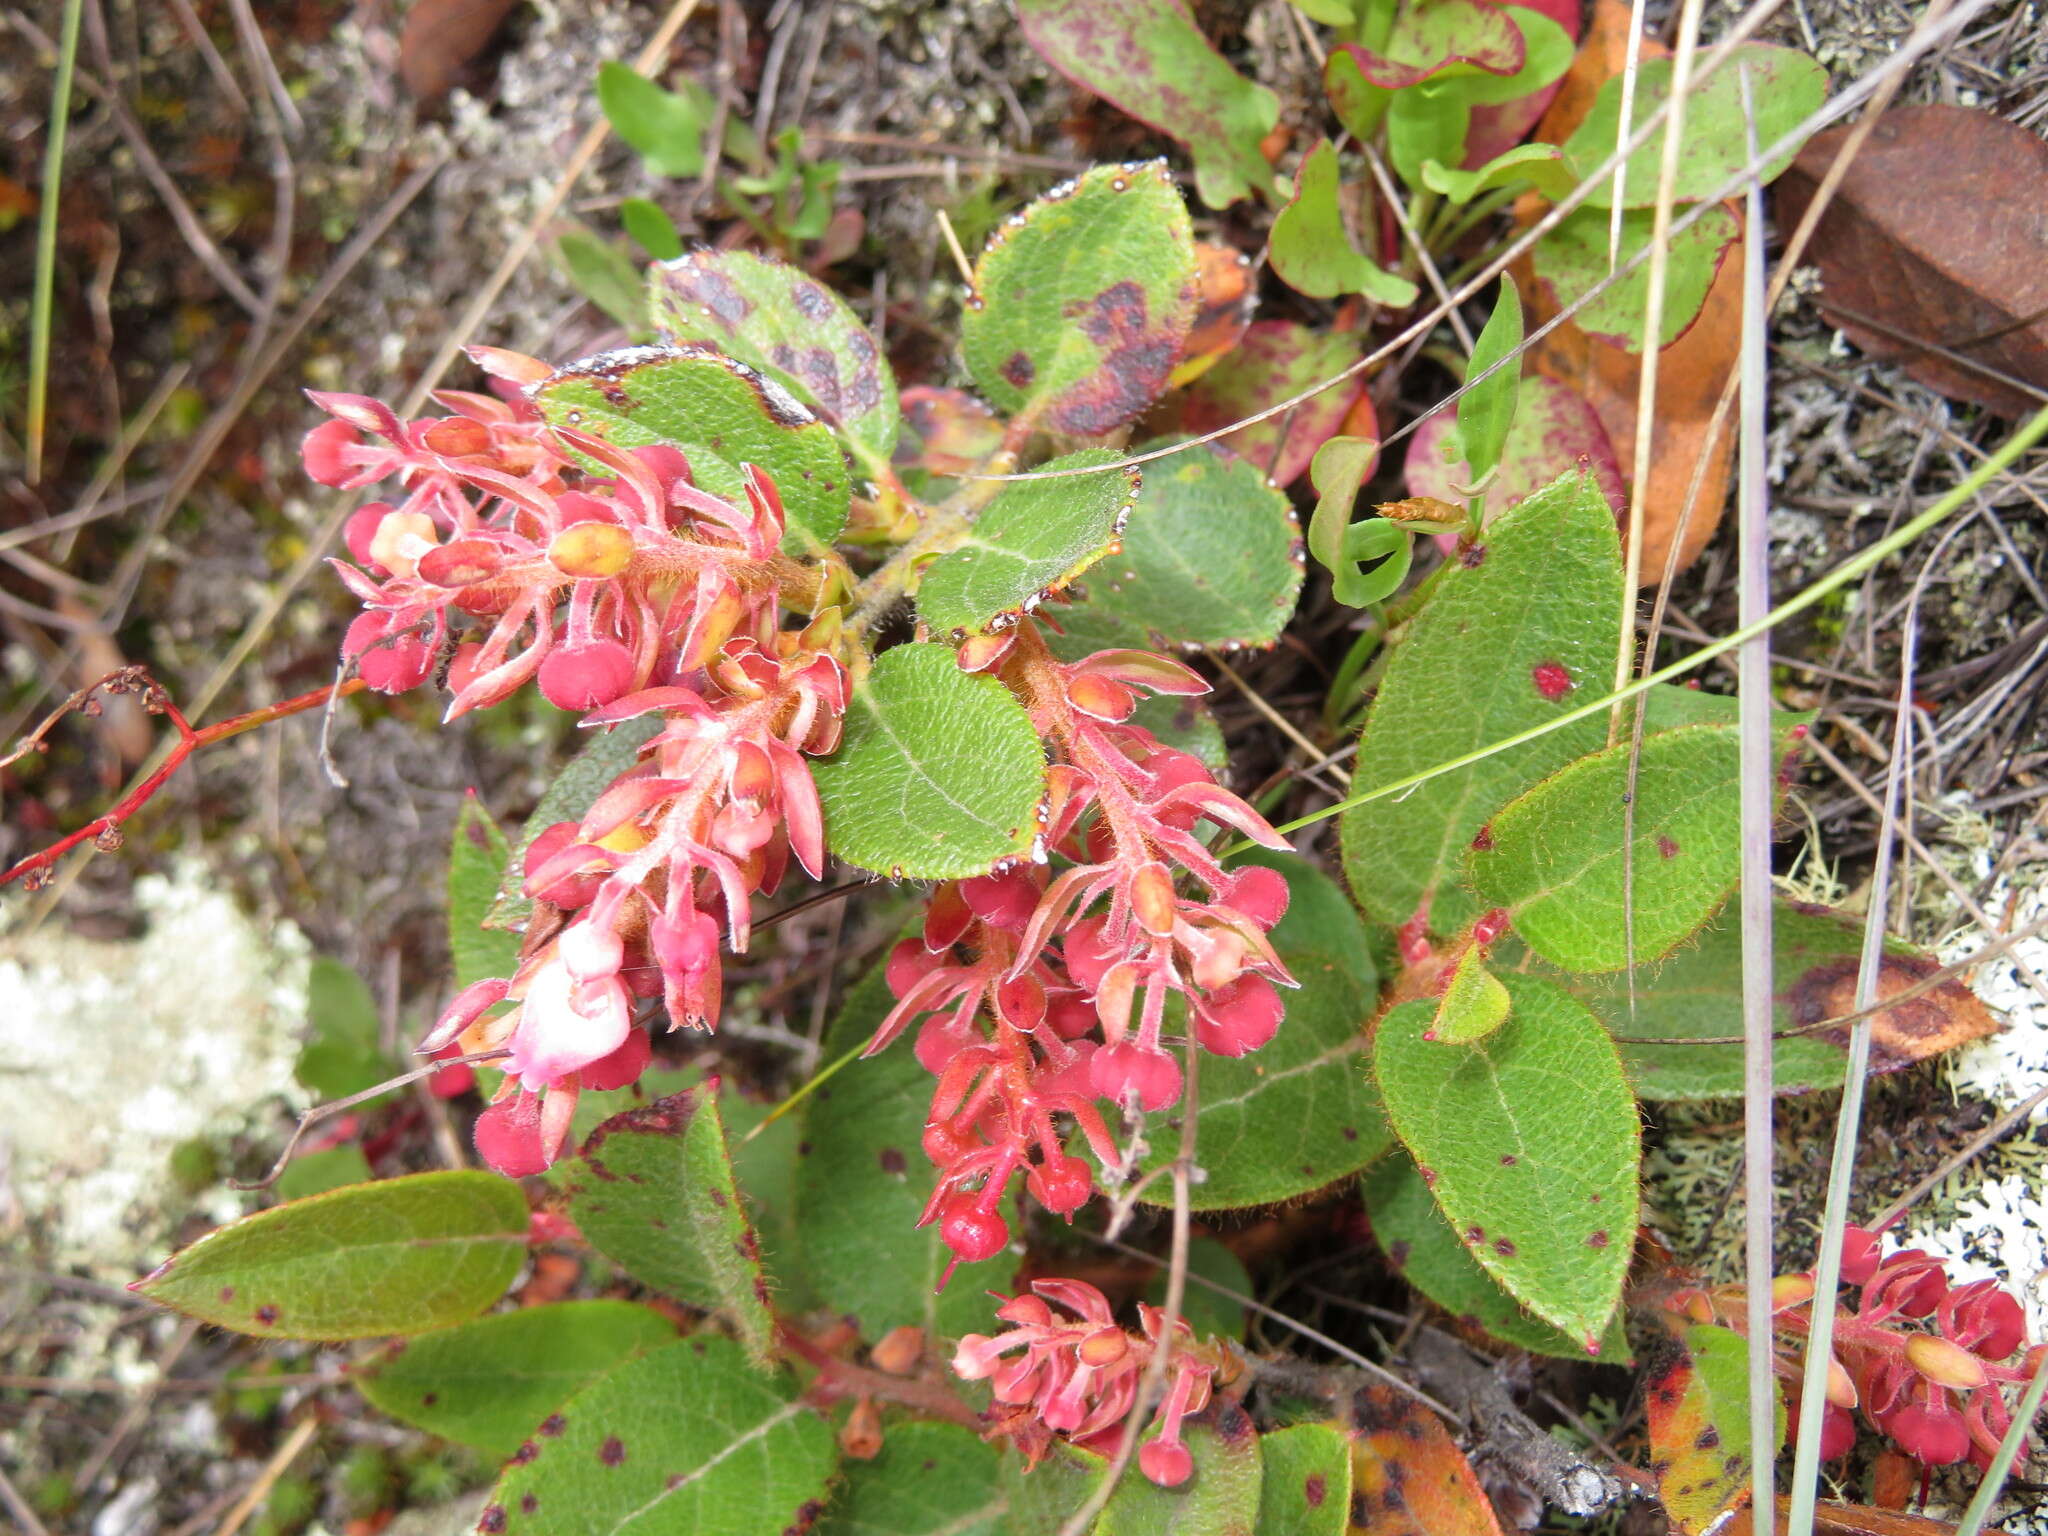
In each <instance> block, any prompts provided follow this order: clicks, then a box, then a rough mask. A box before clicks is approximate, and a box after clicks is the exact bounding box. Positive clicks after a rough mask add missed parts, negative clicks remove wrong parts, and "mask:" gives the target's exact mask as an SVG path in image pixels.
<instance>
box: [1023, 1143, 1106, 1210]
mask: <svg viewBox="0 0 2048 1536" xmlns="http://www.w3.org/2000/svg"><path fill="white" fill-rule="evenodd" d="M1024 1184H1025V1187H1026V1188H1027V1189H1029V1190H1030V1191H1031V1196H1032V1198H1033V1199H1035V1200H1036V1201H1037V1202H1038V1203H1039V1204H1040V1205H1042V1206H1044V1207H1045V1208H1046V1209H1047V1210H1048V1211H1051V1212H1052V1213H1053V1215H1055V1216H1071V1215H1073V1213H1074V1212H1076V1211H1078V1210H1079V1209H1080V1208H1081V1207H1082V1206H1084V1205H1086V1204H1087V1203H1088V1197H1089V1196H1090V1195H1092V1194H1094V1193H1095V1179H1094V1176H1093V1175H1091V1174H1090V1173H1089V1171H1088V1165H1087V1164H1086V1163H1084V1162H1082V1161H1081V1159H1080V1158H1078V1157H1053V1158H1049V1159H1047V1160H1046V1161H1045V1162H1044V1163H1042V1164H1040V1165H1039V1166H1038V1167H1036V1168H1033V1169H1032V1170H1031V1172H1030V1173H1029V1174H1028V1175H1026V1176H1025V1180H1024Z"/></svg>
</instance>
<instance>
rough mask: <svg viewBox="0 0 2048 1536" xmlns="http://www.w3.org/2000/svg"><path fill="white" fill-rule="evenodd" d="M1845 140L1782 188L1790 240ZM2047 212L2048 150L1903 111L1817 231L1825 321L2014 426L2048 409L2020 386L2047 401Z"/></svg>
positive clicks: (1813, 149) (1980, 116)
mask: <svg viewBox="0 0 2048 1536" xmlns="http://www.w3.org/2000/svg"><path fill="white" fill-rule="evenodd" d="M1848 134H1849V130H1848V129H1847V128H1831V129H1829V130H1828V131H1827V132H1826V133H1823V134H1819V135H1817V136H1816V137H1815V138H1814V140H1813V141H1812V142H1811V143H1810V144H1808V145H1807V146H1806V148H1805V149H1804V150H1803V151H1801V152H1800V155H1799V158H1798V159H1797V160H1796V161H1795V162H1793V165H1792V168H1791V169H1790V170H1788V171H1787V172H1786V173H1785V176H1784V178H1783V180H1781V181H1780V182H1779V183H1778V188H1777V199H1778V221H1779V223H1780V224H1781V225H1783V226H1784V227H1785V228H1787V229H1790V228H1792V227H1793V226H1794V225H1795V224H1796V223H1797V222H1798V221H1799V218H1800V216H1801V215H1802V214H1803V213H1805V211H1806V207H1807V204H1808V203H1810V202H1811V201H1812V200H1813V194H1814V190H1815V188H1817V187H1818V186H1819V184H1820V180H1821V178H1822V177H1823V176H1825V175H1826V174H1827V169H1828V166H1829V165H1830V164H1832V163H1833V161H1834V158H1835V154H1836V152H1837V151H1838V150H1839V149H1840V148H1841V146H1842V141H1843V140H1844V139H1845V138H1847V137H1848ZM2044 205H2048V143H2044V142H2043V141H2042V140H2040V139H2038V138H2036V137H2035V136H2034V135H2033V134H2031V133H2029V132H2028V131H2027V130H2026V129H2024V128H2022V127H2020V126H2019V125H2018V124H2016V123H2009V122H2007V121H2006V120H2005V119H2003V118H2001V117H1996V116H1994V115H1993V114H1991V113H1989V112H1982V111H1978V110H1976V109H1974V108H1971V107H1952V106H1947V105H1942V104H1935V105H1928V106H1915V107H1898V108H1895V109H1893V110H1892V111H1890V112H1887V113H1885V115H1884V116H1883V117H1882V118H1880V119H1879V120H1878V124H1877V127H1876V128H1875V129H1874V130H1873V131H1872V133H1871V135H1870V138H1869V140H1868V142H1866V143H1865V144H1864V146H1863V149H1862V151H1861V152H1860V153H1859V154H1858V155H1857V157H1856V159H1855V160H1854V162H1852V163H1851V165H1850V166H1849V170H1848V174H1847V175H1846V176H1844V177H1843V179H1842V185H1841V188H1840V190H1839V191H1837V192H1836V194H1835V197H1834V201H1833V202H1831V203H1830V204H1829V205H1828V208H1827V211H1826V212H1825V213H1823V214H1822V215H1821V219H1820V223H1819V225H1818V226H1817V227H1816V228H1815V230H1814V233H1813V244H1812V246H1811V247H1810V249H1809V258H1810V259H1811V260H1812V261H1813V262H1814V263H1815V264H1816V265H1817V266H1818V267H1819V268H1820V272H1821V280H1822V284H1823V286H1822V290H1821V293H1820V295H1819V298H1818V302H1819V304H1820V308H1821V312H1822V313H1823V314H1824V315H1826V316H1827V318H1828V319H1829V320H1830V321H1831V322H1833V323H1835V324H1837V325H1839V326H1841V328H1842V330H1843V332H1844V333H1845V334H1846V335H1847V336H1848V338H1849V339H1850V340H1851V341H1853V342H1854V343H1855V344H1856V345H1857V346H1858V347H1860V348H1861V349H1862V350H1863V351H1865V352H1867V353H1869V354H1870V355H1871V356H1872V357H1877V358H1887V359H1897V360H1898V361H1899V363H1900V365H1901V366H1902V367H1904V368H1905V370H1906V372H1907V373H1909V374H1911V375H1912V376H1913V377H1914V378H1916V379H1918V380H1919V381H1920V382H1921V383H1923V384H1925V385H1927V386H1928V387H1929V388H1930V389H1937V390H1940V391H1941V393H1943V394H1944V395H1949V396H1952V397H1953V398H1955V399H1958V400H1969V401H1974V402H1975V403H1976V404H1978V405H1982V406H1985V407H1987V408H1988V409H1990V410H1993V411H1997V412H1998V413H1999V414H2001V415H2005V416H2019V415H2024V414H2026V413H2028V412H2030V411H2034V410H2037V409H2038V408H2039V407H2040V405H2041V403H2042V400H2043V399H2044V398H2048V396H2042V395H2037V394H2029V393H2028V391H2027V389H2025V388H2022V387H2019V386H2020V385H2031V386H2032V387H2033V388H2034V389H2036V390H2048V222H2044V221H2043V219H2042V217H2041V209H2042V208H2043V206H2044ZM1857 316H1867V317H1869V319H1870V320H1871V321H1875V322H1878V323H1877V324H1875V325H1872V324H1858V323H1857V320H1856V317H1857ZM2022 322H2031V323H2022ZM1915 341H1920V342H1931V343H1933V344H1935V345H1936V346H1940V347H1945V348H1947V349H1948V350H1950V351H1952V352H1956V353H1959V354H1961V356H1963V357H1965V358H1968V359H1971V360H1974V361H1976V362H1978V363H1982V364H1983V365H1985V366H1986V367H1988V368H1992V369H1995V370H1997V371H1998V372H1999V373H2003V374H2005V375H2007V376H2008V377H2009V378H2011V379H2013V380H2016V381H2018V383H2017V384H2015V383H2007V382H2004V381H2001V380H1999V379H1997V378H1993V377H1991V376H1989V375H1987V374H1985V373H1982V372H1979V371H1977V370H1976V369H1973V368H1970V367H1968V366H1967V365H1966V364H1964V363H1962V362H1958V361H1953V360H1951V359H1949V358H1945V357H1941V356H1939V355H1937V354H1934V353H1930V352H1927V351H1923V350H1921V349H1919V348H1917V347H1915V346H1914V345H1913V343H1914V342H1915Z"/></svg>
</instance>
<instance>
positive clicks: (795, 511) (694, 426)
mask: <svg viewBox="0 0 2048 1536" xmlns="http://www.w3.org/2000/svg"><path fill="white" fill-rule="evenodd" d="M533 399H534V403H535V404H537V405H538V406H539V407H540V408H541V412H542V414H543V415H545V416H546V417H547V419H548V420H549V421H551V422H553V423H554V424H555V425H556V426H561V427H574V428H575V429H576V430H577V431H579V432H585V433H588V434H589V435H591V436H592V437H601V438H604V439H605V440H606V441H608V442H610V443H612V444H614V445H615V446H617V447H620V448H637V447H640V446H642V445H643V444H647V443H668V444H672V445H674V446H675V447H678V448H681V449H682V450H683V452H684V454H685V455H687V456H688V457H689V459H690V461H691V466H692V468H693V469H695V468H697V461H698V459H699V458H700V457H710V458H715V459H719V460H722V461H723V462H724V463H726V464H728V465H740V464H752V465H755V466H756V467H757V468H759V469H760V470H761V471H762V473H763V474H765V475H767V476H768V478H769V479H771V480H773V481H774V482H775V489H776V492H777V493H778V494H779V495H780V496H781V498H782V506H783V510H784V512H785V513H787V514H788V519H789V522H788V528H787V531H786V532H785V533H784V535H783V540H782V547H783V548H784V549H785V550H786V551H788V552H790V553H792V554H807V553H811V552H814V551H816V550H821V549H826V548H829V547H830V546H831V543H832V541H833V540H834V539H836V538H837V537H838V536H839V530H840V529H841V528H843V527H844V526H845V525H846V510H847V507H848V505H849V503H850V501H851V498H852V491H851V489H850V487H849V483H848V482H849V473H848V470H847V467H846V460H845V458H844V457H843V456H842V455H841V454H840V451H839V444H838V442H837V441H836V440H835V439H834V437H833V435H832V429H831V428H830V427H828V426H826V425H825V423H824V422H822V421H820V420H819V419H818V418H817V417H816V416H814V415H812V414H811V411H810V409H809V407H807V406H805V405H804V404H803V402H802V401H800V400H798V399H797V398H796V397H795V396H794V395H792V394H790V392H789V391H788V390H786V389H784V388H783V387H782V386H781V385H780V384H778V383H776V382H775V381H774V380H773V379H771V378H769V377H767V376H766V375H765V374H763V373H761V372H760V371H759V370H758V369H755V368H753V367H752V366H750V365H749V364H747V363H745V362H742V361H741V360H740V359H738V358H734V357H727V356H726V355H725V354H724V353H722V352H720V351H718V350H717V349H716V348H714V347H707V346H702V345H691V346H685V347H624V348H621V349H620V350H618V351H616V352H602V353H599V354H598V355H597V356H596V357H586V358H584V359H583V360H582V361H581V362H578V363H572V364H570V365H569V366H568V367H566V368H561V369H558V370H556V372H555V374H554V375H553V376H552V377H551V378H548V379H545V380H543V381H542V382H541V383H540V384H538V385H536V386H535V387H534V390H533ZM698 478H699V482H700V484H701V483H702V480H703V477H702V475H701V473H700V474H699V476H698Z"/></svg>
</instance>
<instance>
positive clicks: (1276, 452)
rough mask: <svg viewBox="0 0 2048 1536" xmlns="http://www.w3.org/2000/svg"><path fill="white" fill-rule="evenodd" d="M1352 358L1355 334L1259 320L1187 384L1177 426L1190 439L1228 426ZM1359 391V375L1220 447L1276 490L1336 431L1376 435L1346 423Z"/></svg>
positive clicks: (1294, 476)
mask: <svg viewBox="0 0 2048 1536" xmlns="http://www.w3.org/2000/svg"><path fill="white" fill-rule="evenodd" d="M1358 357H1359V342H1358V338H1357V337H1356V336H1350V335H1345V334H1343V333H1341V332H1337V331H1331V330H1324V329H1321V328H1317V327H1311V326H1306V325H1299V324H1297V323H1295V322H1294V321H1292V320H1261V321H1259V322H1258V323H1257V324H1256V325H1253V326H1252V327H1251V328H1250V329H1248V330H1247V331H1246V332H1245V333H1244V340H1243V341H1242V342H1240V343H1239V344H1238V348H1237V350H1236V351H1235V352H1232V353H1231V354H1230V355H1229V356H1228V357H1226V358H1224V359H1223V361H1222V362H1220V363H1218V364H1217V365H1216V366H1215V367H1214V368H1211V369H1210V370H1209V371H1208V372H1207V373H1205V374H1203V375H1202V377H1201V378H1199V379H1197V380H1196V381H1195V382H1194V383H1193V384H1192V385H1190V386H1189V388H1188V389H1187V391H1186V392H1185V393H1184V394H1183V396H1182V397H1181V400H1180V406H1179V411H1178V416H1179V427H1180V429H1181V430H1182V431H1184V432H1189V433H1195V434H1206V433H1210V432H1214V431H1217V430H1218V429H1220V428H1223V427H1228V426H1229V425H1231V423H1233V422H1236V421H1242V420H1243V419H1244V418H1246V417H1248V416H1252V415H1256V414H1257V413H1258V412H1260V411H1263V410H1265V409H1266V408H1267V407H1268V406H1272V405H1277V404H1279V403H1280V402H1281V401H1282V400H1287V399H1291V398H1292V397H1293V396H1295V395H1298V394H1300V393H1301V392H1302V391H1303V390H1305V389H1309V388H1311V387H1313V386H1315V385H1317V384H1321V383H1323V382H1325V381H1326V380H1329V379H1331V378H1334V377H1336V375H1338V374H1340V373H1342V372H1343V371H1344V370H1345V369H1346V368H1348V367H1350V366H1351V365H1352V364H1353V363H1355V362H1357V361H1358ZM1364 390H1365V380H1364V379H1363V378H1356V377H1354V378H1349V379H1345V380H1343V381H1341V382H1340V383H1338V384H1336V385H1334V386H1333V387H1331V388H1329V389H1326V390H1323V391H1322V392H1321V393H1320V394H1317V395H1314V396H1312V397H1310V398H1309V399H1307V400H1304V401H1303V402H1302V403H1301V404H1300V405H1299V406H1297V407H1295V408H1294V409H1293V410H1292V411H1282V412H1281V413H1280V414H1279V415H1277V416H1273V417H1271V418H1269V419H1267V420H1265V421H1261V422H1259V423H1257V424H1255V425H1253V426H1247V427H1240V428H1238V429H1237V430H1236V431H1234V432H1232V433H1230V434H1229V435H1228V436H1227V437H1225V438H1223V439H1222V443H1223V446H1224V447H1226V448H1228V449H1230V450H1231V451H1232V452H1234V453H1236V454H1238V455H1239V456H1240V457H1242V458H1245V459H1248V460H1250V461H1251V463H1252V465H1253V466H1254V467H1255V468H1256V469H1257V470H1258V471H1259V473H1260V474H1262V475H1265V476H1266V477H1267V478H1268V479H1270V480H1271V481H1272V482H1273V483H1274V484H1275V485H1292V484H1293V483H1294V482H1295V481H1296V480H1298V479H1300V478H1301V473H1302V471H1303V470H1305V469H1307V468H1308V466H1309V461H1310V460H1311V459H1313V458H1314V457H1315V456H1316V450H1317V449H1318V448H1320V447H1322V445H1323V444H1324V443H1325V442H1327V441H1329V439H1331V438H1333V437H1335V436H1336V435H1337V434H1338V433H1339V432H1344V431H1347V430H1348V431H1351V432H1352V433H1353V435H1358V436H1368V437H1370V436H1377V433H1375V432H1373V431H1372V430H1371V428H1370V427H1369V426H1368V427H1366V428H1365V429H1364V430H1363V431H1360V430H1359V429H1358V428H1357V427H1347V424H1346V417H1347V416H1349V415H1350V413H1351V408H1352V406H1353V404H1354V403H1358V402H1359V401H1360V396H1361V395H1362V394H1363V392H1364Z"/></svg>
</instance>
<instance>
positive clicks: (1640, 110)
mask: <svg viewBox="0 0 2048 1536" xmlns="http://www.w3.org/2000/svg"><path fill="white" fill-rule="evenodd" d="M1672 69H1673V65H1672V62H1671V61H1670V60H1669V59H1657V58H1653V59H1649V60H1646V61H1645V62H1644V63H1643V65H1642V67H1641V69H1640V70H1639V71H1638V72H1637V75H1636V83H1635V92H1634V100H1633V102H1632V103H1631V111H1632V114H1633V115H1632V118H1631V122H1630V128H1631V129H1633V128H1634V127H1636V126H1638V125H1640V124H1641V123H1642V122H1643V121H1644V119H1646V118H1647V117H1649V115H1650V114H1651V113H1652V112H1654V111H1656V110H1657V109H1658V108H1659V107H1661V106H1662V105H1663V104H1664V103H1665V102H1666V101H1667V100H1669V99H1670V95H1671V79H1672ZM1745 75H1747V77H1748V82H1749V91H1750V99H1751V104H1752V106H1753V108H1754V111H1753V113H1752V112H1750V111H1747V110H1745V108H1744V105H1743V95H1742V92H1743V76H1745ZM1827 87H1828V74H1827V71H1826V70H1825V69H1824V68H1822V67H1821V66H1820V65H1819V64H1818V63H1816V62H1815V61H1814V60H1813V59H1812V58H1810V57H1808V56H1807V55H1806V54H1804V53H1801V52H1800V51H1798V50H1797V49H1795V48H1780V47H1776V46H1774V45H1773V44H1770V43H1742V44H1739V45H1738V46H1737V47H1736V50H1735V53H1734V55H1733V57H1731V58H1730V59H1729V60H1728V61H1727V62H1726V63H1725V64H1723V65H1722V66H1721V67H1720V68H1719V69H1718V70H1716V71H1715V72H1714V73H1713V74H1712V75H1709V76H1707V77H1706V78H1705V79H1696V80H1694V81H1693V83H1692V86H1691V88H1690V89H1689V90H1688V91H1687V93H1686V100H1685V136H1684V139H1683V141H1682V142H1681V143H1680V145H1679V150H1678V174H1677V179H1676V180H1675V181H1674V183H1673V184H1672V196H1673V197H1675V198H1676V199H1677V200H1678V201H1679V202H1681V203H1690V202H1697V201H1698V200H1699V199H1701V198H1704V197H1712V196H1714V195H1715V194H1716V193H1717V192H1719V191H1720V190H1721V187H1722V184H1723V183H1724V182H1726V181H1727V180H1728V178H1729V177H1731V176H1733V175H1734V174H1735V173H1736V172H1737V171H1739V170H1741V169H1742V168H1743V167H1744V166H1745V165H1747V164H1748V163H1749V138H1750V133H1751V131H1752V128H1753V130H1754V132H1755V135H1756V142H1757V144H1758V145H1759V146H1760V147H1763V148H1766V149H1768V148H1769V147H1770V146H1771V145H1773V144H1776V143H1777V142H1778V140H1779V139H1781V138H1783V137H1784V136H1785V135H1786V134H1788V133H1790V132H1791V131H1792V130H1793V129H1795V128H1796V127H1798V125H1799V124H1800V123H1801V122H1803V121H1805V119H1806V118H1808V117H1809V116H1811V115H1812V114H1813V113H1814V112H1816V111H1818V110H1819V108H1820V104H1821V102H1822V100H1823V99H1824V98H1825V97H1826V95H1827ZM1621 95H1622V81H1621V78H1620V76H1618V75H1617V76H1614V77H1612V78H1610V79H1609V80H1607V81H1606V83H1605V84H1603V85H1602V86H1601V87H1600V90H1599V93H1598V94H1597V95H1596V96H1595V97H1594V99H1593V107H1592V110H1591V111H1590V112H1588V113H1587V114H1586V118H1585V121H1584V122H1582V123H1580V124H1579V126H1578V128H1577V129H1576V130H1575V131H1574V132H1573V134H1572V136H1571V137H1570V138H1569V139H1567V140H1565V145H1564V151H1565V154H1566V156H1567V157H1568V158H1569V159H1570V160H1571V161H1572V163H1573V165H1574V166H1576V167H1577V169H1578V171H1579V174H1580V175H1581V176H1582V177H1583V176H1585V175H1587V174H1588V173H1589V172H1591V171H1592V170H1593V169H1594V168H1595V167H1596V166H1598V165H1600V164H1601V163H1602V162H1603V161H1604V160H1606V159H1607V157H1608V156H1610V155H1612V154H1613V153H1614V151H1615V149H1616V148H1617V147H1618V145H1619V144H1620V142H1621V139H1622V138H1623V137H1625V135H1623V134H1622V133H1621V131H1620V128H1621ZM1752 117H1753V119H1754V121H1753V123H1752ZM1795 149H1796V146H1795ZM1793 152H1794V151H1790V150H1788V151H1786V152H1784V153H1782V154H1780V155H1779V156H1777V157H1776V158H1774V159H1771V160H1768V161H1766V162H1765V164H1764V167H1763V179H1764V180H1765V181H1771V180H1773V179H1774V178H1776V177H1777V176H1778V174H1779V173H1780V172H1782V171H1783V170H1784V169H1785V167H1786V166H1787V165H1789V164H1791V162H1792V155H1793ZM1663 155H1664V142H1663V135H1662V134H1661V133H1653V134H1651V135H1650V138H1649V140H1648V141H1647V142H1646V143H1644V144H1643V145H1642V147H1641V148H1639V149H1637V150H1636V151H1635V152H1634V153H1633V154H1631V155H1630V156H1629V158H1628V167H1627V180H1626V182H1625V184H1624V188H1623V191H1622V195H1621V199H1620V200H1621V204H1622V206H1623V207H1624V208H1648V207H1650V206H1652V205H1653V204H1655V202H1656V201H1657V188H1658V181H1659V172H1660V169H1661V165H1662V160H1663ZM1614 186H1615V178H1614V176H1613V175H1612V174H1609V175H1607V176H1603V177H1601V178H1600V179H1599V180H1598V181H1596V182H1594V183H1593V186H1592V189H1591V191H1590V193H1589V194H1588V197H1587V206H1588V207H1592V208H1605V207H1608V206H1609V205H1610V204H1611V203H1612V202H1613V201H1614Z"/></svg>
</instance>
